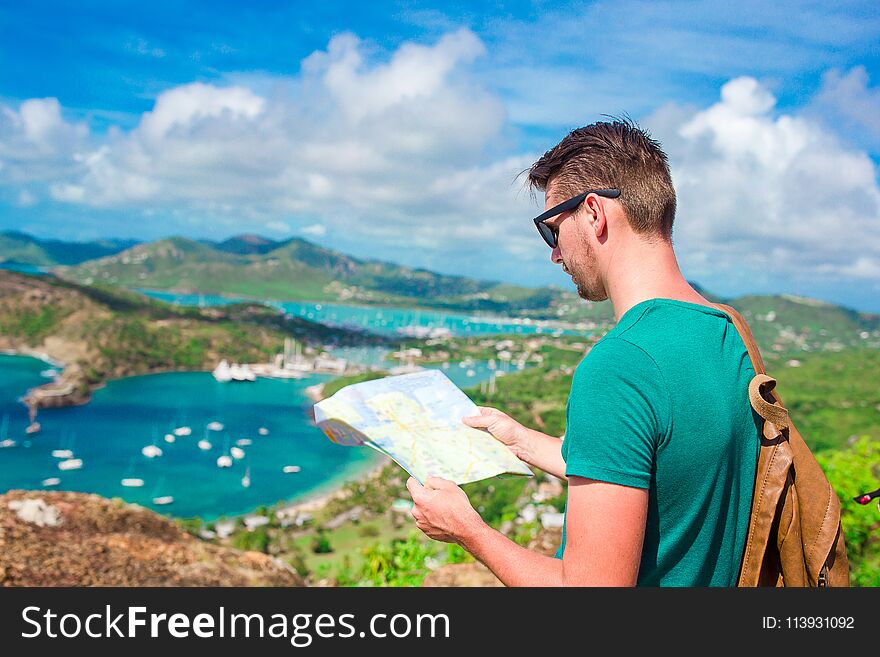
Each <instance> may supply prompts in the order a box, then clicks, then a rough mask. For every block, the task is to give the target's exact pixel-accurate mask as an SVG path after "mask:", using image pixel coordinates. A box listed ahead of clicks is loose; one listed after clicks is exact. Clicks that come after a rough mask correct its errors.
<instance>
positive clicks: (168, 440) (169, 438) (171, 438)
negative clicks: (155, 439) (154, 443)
mask: <svg viewBox="0 0 880 657" xmlns="http://www.w3.org/2000/svg"><path fill="white" fill-rule="evenodd" d="M175 440H177V438H176V437H175V436H174V434H173V433H166V434H165V442H166V443H173V442H174V441H175Z"/></svg>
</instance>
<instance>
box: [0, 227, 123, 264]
mask: <svg viewBox="0 0 880 657" xmlns="http://www.w3.org/2000/svg"><path fill="white" fill-rule="evenodd" d="M133 244H135V242H134V241H133V240H99V241H93V242H62V241H59V240H41V239H39V238H36V237H33V236H31V235H27V234H25V233H20V232H17V231H6V232H2V233H0V263H6V262H8V263H18V264H25V265H34V266H37V267H51V266H53V265H75V264H78V263H80V262H84V261H86V260H92V259H94V258H101V257H103V256H106V255H111V254H113V253H118V252H120V251H122V250H123V249H127V248H129V247H131V246H132V245H133Z"/></svg>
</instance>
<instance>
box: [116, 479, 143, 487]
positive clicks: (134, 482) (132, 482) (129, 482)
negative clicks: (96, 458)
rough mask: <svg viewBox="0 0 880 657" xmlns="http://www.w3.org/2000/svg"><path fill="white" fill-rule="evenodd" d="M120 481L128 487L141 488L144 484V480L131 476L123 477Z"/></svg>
mask: <svg viewBox="0 0 880 657" xmlns="http://www.w3.org/2000/svg"><path fill="white" fill-rule="evenodd" d="M119 483H120V484H122V485H123V486H125V487H126V488H140V487H141V486H143V485H144V480H143V479H136V478H134V477H131V478H128V479H123V480H122V481H120V482H119Z"/></svg>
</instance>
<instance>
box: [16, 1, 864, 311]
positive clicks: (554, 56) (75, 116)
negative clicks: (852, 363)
mask: <svg viewBox="0 0 880 657" xmlns="http://www.w3.org/2000/svg"><path fill="white" fill-rule="evenodd" d="M60 4H61V3H57V2H51V3H49V2H30V3H20V4H19V6H16V7H11V6H8V3H7V5H5V6H3V7H2V8H0V229H19V230H25V231H27V232H30V233H33V234H36V235H40V236H44V237H47V236H53V237H61V238H66V239H91V238H95V237H134V238H138V239H154V238H158V237H162V236H166V235H171V234H182V235H187V236H191V237H207V238H214V239H220V238H224V237H226V236H228V235H230V234H234V233H241V232H256V233H261V234H265V235H267V236H269V237H273V238H276V239H280V238H283V237H287V236H291V235H299V236H303V237H306V238H308V239H312V240H314V241H317V242H320V243H322V244H326V245H328V246H331V247H333V248H337V249H340V250H342V251H346V252H349V253H352V254H354V255H360V256H369V257H381V258H385V259H389V260H392V261H395V262H401V263H405V264H409V265H417V266H424V267H427V268H431V269H436V270H440V271H445V272H451V273H463V274H466V275H471V276H476V277H481V278H494V279H501V280H509V281H512V282H517V283H522V284H545V283H556V284H559V285H564V284H566V280H567V277H565V276H564V275H563V274H562V273H561V272H560V271H559V269H558V268H557V267H554V266H553V265H552V264H551V263H550V262H549V259H548V253H546V251H545V250H542V244H541V242H540V240H539V239H538V238H537V234H532V233H534V227H533V226H532V225H531V222H530V221H529V217H530V216H531V215H533V214H534V211H535V209H536V208H537V207H538V204H539V203H540V202H541V199H540V198H539V199H532V198H530V196H529V194H528V193H527V192H526V191H525V190H523V189H522V186H521V184H520V182H517V181H515V180H514V179H515V176H516V174H517V173H518V172H519V171H521V170H522V169H524V168H526V167H527V166H528V165H529V164H530V163H531V162H532V161H534V159H535V158H536V157H537V156H539V155H540V154H541V153H542V152H543V151H544V150H546V149H547V148H549V147H550V146H552V145H553V144H554V143H556V141H558V140H559V139H560V138H561V137H562V136H564V135H565V133H566V132H567V131H568V130H570V129H572V128H574V127H577V126H579V125H583V124H586V123H589V122H592V121H594V120H597V119H599V118H601V115H603V114H621V113H626V114H628V115H630V116H632V117H633V118H635V119H637V120H638V121H639V122H640V123H641V124H642V125H643V126H644V127H646V128H647V129H648V130H650V131H651V132H652V133H653V134H654V135H655V136H656V137H658V138H659V139H660V140H661V142H663V144H664V146H665V148H666V149H667V151H668V152H669V155H670V160H671V163H672V170H673V178H674V181H675V183H676V188H677V190H678V192H679V214H678V217H677V225H676V232H675V241H676V246H677V250H678V253H679V257H680V260H681V263H682V268H683V270H684V273H685V275H687V276H688V277H689V278H691V279H693V280H697V281H699V282H700V283H701V284H703V285H704V286H706V287H708V288H709V289H711V290H713V291H715V292H717V293H720V294H724V295H736V294H743V293H752V292H755V293H771V292H772V293H793V294H800V295H805V296H815V297H819V298H824V299H828V300H831V301H834V302H837V303H843V304H846V305H850V306H853V307H856V308H859V309H864V310H870V311H875V312H880V184H878V175H877V166H878V162H880V159H878V158H880V87H878V84H880V82H878V81H880V9H878V5H877V3H876V2H839V3H835V4H834V6H833V7H831V6H828V5H827V3H810V2H798V3H786V2H782V3H774V5H773V6H772V7H768V6H767V4H768V3H763V2H754V3H748V2H747V3H738V4H737V6H736V7H729V6H728V5H727V3H723V2H631V1H624V2H615V3H603V2H599V3H560V2H555V3H543V2H535V3H527V2H513V3H495V4H490V3H479V4H478V3H458V4H455V3H442V4H440V3H433V4H430V3H415V2H408V3H402V2H396V3H395V2H385V3H382V2H377V3H340V2H332V1H331V2H322V3H282V2H251V3H248V5H247V6H246V7H245V6H244V3H223V2H211V3H207V2H205V3H196V2H190V3H187V2H173V3H172V2H151V3H119V2H117V3H95V2H80V3H76V4H73V3H70V4H69V6H68V7H67V8H64V7H59V5H60Z"/></svg>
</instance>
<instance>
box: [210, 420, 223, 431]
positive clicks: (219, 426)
mask: <svg viewBox="0 0 880 657" xmlns="http://www.w3.org/2000/svg"><path fill="white" fill-rule="evenodd" d="M208 429H210V430H211V431H223V423H222V422H208Z"/></svg>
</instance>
